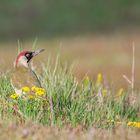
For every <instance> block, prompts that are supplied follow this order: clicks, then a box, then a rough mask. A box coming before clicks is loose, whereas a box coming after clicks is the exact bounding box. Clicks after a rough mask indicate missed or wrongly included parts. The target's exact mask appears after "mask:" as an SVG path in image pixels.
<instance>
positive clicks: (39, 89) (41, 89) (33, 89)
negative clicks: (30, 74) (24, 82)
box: [32, 86, 45, 92]
mask: <svg viewBox="0 0 140 140" xmlns="http://www.w3.org/2000/svg"><path fill="white" fill-rule="evenodd" d="M32 91H33V92H37V91H42V92H45V90H44V88H39V87H36V86H33V87H32Z"/></svg>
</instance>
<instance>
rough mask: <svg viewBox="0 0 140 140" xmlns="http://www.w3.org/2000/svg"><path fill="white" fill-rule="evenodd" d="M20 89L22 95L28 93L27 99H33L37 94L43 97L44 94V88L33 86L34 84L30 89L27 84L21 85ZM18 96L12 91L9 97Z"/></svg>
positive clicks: (14, 97)
mask: <svg viewBox="0 0 140 140" xmlns="http://www.w3.org/2000/svg"><path fill="white" fill-rule="evenodd" d="M21 91H22V94H23V95H26V94H29V95H28V98H29V99H33V98H35V97H37V96H40V97H43V96H44V95H45V90H44V89H43V88H39V87H35V86H33V87H32V88H31V89H30V88H29V87H27V86H25V87H22V88H21ZM18 96H19V95H18V94H16V93H14V94H12V95H11V96H10V98H12V99H17V98H18Z"/></svg>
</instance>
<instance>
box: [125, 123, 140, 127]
mask: <svg viewBox="0 0 140 140" xmlns="http://www.w3.org/2000/svg"><path fill="white" fill-rule="evenodd" d="M127 126H133V127H136V128H140V122H128V123H127Z"/></svg>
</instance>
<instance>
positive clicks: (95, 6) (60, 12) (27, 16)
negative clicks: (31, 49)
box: [0, 0, 140, 40]
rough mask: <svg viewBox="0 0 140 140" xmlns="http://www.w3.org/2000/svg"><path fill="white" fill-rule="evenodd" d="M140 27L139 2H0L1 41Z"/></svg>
mask: <svg viewBox="0 0 140 140" xmlns="http://www.w3.org/2000/svg"><path fill="white" fill-rule="evenodd" d="M139 24H140V0H74V1H73V0H12V1H9V0H0V39H1V40H2V39H16V38H31V37H35V36H38V37H44V36H47V37H54V36H65V35H67V36H69V35H75V34H82V33H85V34H88V33H92V32H110V31H114V30H118V29H122V28H123V29H124V28H130V27H135V28H136V27H137V26H139Z"/></svg>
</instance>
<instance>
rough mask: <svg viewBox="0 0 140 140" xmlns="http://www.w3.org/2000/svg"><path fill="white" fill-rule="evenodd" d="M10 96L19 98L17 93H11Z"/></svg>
mask: <svg viewBox="0 0 140 140" xmlns="http://www.w3.org/2000/svg"><path fill="white" fill-rule="evenodd" d="M10 98H12V99H17V98H18V95H17V94H16V93H14V94H12V95H10Z"/></svg>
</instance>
